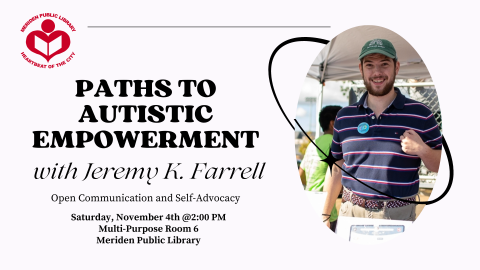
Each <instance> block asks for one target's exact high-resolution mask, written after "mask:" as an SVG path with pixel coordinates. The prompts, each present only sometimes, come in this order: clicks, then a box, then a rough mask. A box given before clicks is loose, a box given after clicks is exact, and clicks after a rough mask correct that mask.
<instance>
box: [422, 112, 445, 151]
mask: <svg viewBox="0 0 480 270" xmlns="http://www.w3.org/2000/svg"><path fill="white" fill-rule="evenodd" d="M420 137H421V138H422V140H423V142H424V143H425V144H426V145H428V146H430V147H431V148H432V149H439V150H440V149H442V134H441V133H440V129H439V127H438V123H437V120H435V117H434V115H433V114H432V113H430V116H429V117H428V119H427V120H426V121H425V125H424V129H423V133H422V134H420Z"/></svg>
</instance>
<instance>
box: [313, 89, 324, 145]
mask: <svg viewBox="0 0 480 270" xmlns="http://www.w3.org/2000/svg"><path fill="white" fill-rule="evenodd" d="M322 104H323V83H320V93H318V97H317V108H316V110H315V139H316V138H318V137H320V132H321V130H320V124H319V120H320V119H319V118H318V115H319V113H320V111H321V110H322ZM322 134H323V133H322Z"/></svg>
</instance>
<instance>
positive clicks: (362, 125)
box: [357, 122, 370, 134]
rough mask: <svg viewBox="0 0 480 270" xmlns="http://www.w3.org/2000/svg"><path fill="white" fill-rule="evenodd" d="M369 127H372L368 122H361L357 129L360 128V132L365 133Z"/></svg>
mask: <svg viewBox="0 0 480 270" xmlns="http://www.w3.org/2000/svg"><path fill="white" fill-rule="evenodd" d="M369 128H370V127H369V126H368V124H367V123H365V122H362V123H360V124H359V125H358V127H357V130H358V133H360V134H365V133H367V132H368V129H369Z"/></svg>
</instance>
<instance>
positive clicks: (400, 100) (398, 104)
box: [357, 87, 405, 110]
mask: <svg viewBox="0 0 480 270" xmlns="http://www.w3.org/2000/svg"><path fill="white" fill-rule="evenodd" d="M393 90H394V91H395V92H396V93H397V96H396V97H395V99H394V100H393V101H392V103H390V105H388V107H390V106H391V105H392V104H393V106H394V107H395V108H396V109H400V110H401V109H403V106H404V105H405V96H404V95H403V94H402V93H401V92H400V89H398V88H397V87H394V88H393ZM367 97H368V91H367V92H365V94H363V96H362V97H361V98H360V100H359V101H358V102H357V109H358V108H360V106H363V107H364V108H368V105H367ZM388 107H387V108H388Z"/></svg>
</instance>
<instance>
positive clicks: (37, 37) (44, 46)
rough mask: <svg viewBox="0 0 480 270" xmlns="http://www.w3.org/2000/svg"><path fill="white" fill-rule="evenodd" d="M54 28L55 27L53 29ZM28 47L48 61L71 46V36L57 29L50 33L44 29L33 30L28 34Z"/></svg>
mask: <svg viewBox="0 0 480 270" xmlns="http://www.w3.org/2000/svg"><path fill="white" fill-rule="evenodd" d="M52 30H53V29H52ZM26 42H27V48H28V49H29V50H30V51H32V52H33V53H36V54H38V55H41V56H43V58H45V59H46V60H47V62H49V61H50V59H52V57H54V56H55V55H57V54H61V53H63V52H64V51H66V50H67V49H68V47H70V37H69V36H68V34H67V33H65V32H63V31H60V30H58V31H55V32H53V33H51V34H50V35H47V34H45V33H44V32H42V31H32V32H31V33H30V34H28V36H27V41H26Z"/></svg>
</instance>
